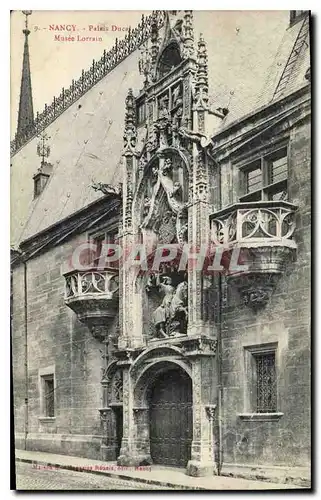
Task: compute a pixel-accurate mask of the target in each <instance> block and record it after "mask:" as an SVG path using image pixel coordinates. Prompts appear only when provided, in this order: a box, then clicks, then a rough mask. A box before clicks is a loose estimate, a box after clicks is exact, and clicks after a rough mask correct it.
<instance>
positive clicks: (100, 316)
mask: <svg viewBox="0 0 321 500" xmlns="http://www.w3.org/2000/svg"><path fill="white" fill-rule="evenodd" d="M64 277H65V304H66V305H67V306H68V307H70V308H71V309H72V310H73V311H74V312H75V313H76V314H77V316H78V319H79V320H80V321H81V322H82V323H84V324H86V326H88V328H89V329H90V330H91V332H92V334H93V335H94V336H95V337H96V338H98V339H100V340H103V339H104V338H105V335H106V327H107V326H108V324H109V322H110V321H111V320H112V319H113V318H114V317H115V316H116V314H117V311H118V288H119V284H118V269H115V268H104V269H103V270H97V269H94V268H93V269H86V270H83V271H79V270H74V271H69V272H67V273H65V274H64Z"/></svg>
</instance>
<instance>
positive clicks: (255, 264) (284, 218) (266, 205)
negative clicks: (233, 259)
mask: <svg viewBox="0 0 321 500" xmlns="http://www.w3.org/2000/svg"><path fill="white" fill-rule="evenodd" d="M296 210H297V207H296V206H295V205H293V204H291V203H288V202H285V201H281V200H280V201H259V202H247V203H236V204H234V205H231V206H229V207H226V208H224V209H223V210H220V211H219V212H217V213H215V214H213V215H212V216H211V217H210V226H211V243H212V246H214V247H218V246H220V247H222V246H223V247H224V249H226V250H232V249H233V248H238V249H239V251H240V257H239V264H242V265H243V266H247V268H246V269H247V270H246V271H243V272H240V273H237V272H235V273H234V274H233V270H230V272H229V277H228V279H229V280H231V279H234V282H235V283H236V284H237V286H238V287H239V288H240V289H241V292H242V294H243V298H244V301H245V303H247V304H251V305H255V306H261V305H264V304H265V303H266V302H267V301H268V300H269V298H270V296H271V293H272V290H273V287H274V286H275V283H276V279H277V276H280V275H281V274H282V273H283V272H284V270H285V264H286V263H287V262H289V261H290V260H292V259H293V258H294V256H295V254H296V248H297V245H296V242H295V240H294V239H293V234H294V231H295V212H296ZM244 269H245V268H244Z"/></svg>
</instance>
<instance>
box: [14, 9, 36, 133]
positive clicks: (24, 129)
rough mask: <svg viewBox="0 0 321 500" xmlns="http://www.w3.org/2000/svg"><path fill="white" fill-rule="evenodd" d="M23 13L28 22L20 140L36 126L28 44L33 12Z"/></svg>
mask: <svg viewBox="0 0 321 500" xmlns="http://www.w3.org/2000/svg"><path fill="white" fill-rule="evenodd" d="M22 12H23V14H24V15H25V16H26V20H25V29H24V30H23V34H24V35H25V44H24V51H23V63H22V75H21V87H20V102H19V113H18V127H17V137H18V138H19V137H22V136H25V135H26V134H28V131H29V130H30V129H31V128H32V127H33V125H34V116H33V103H32V89H31V73H30V60H29V44H28V36H29V34H30V31H29V29H28V16H30V14H31V13H32V11H31V10H23V11H22Z"/></svg>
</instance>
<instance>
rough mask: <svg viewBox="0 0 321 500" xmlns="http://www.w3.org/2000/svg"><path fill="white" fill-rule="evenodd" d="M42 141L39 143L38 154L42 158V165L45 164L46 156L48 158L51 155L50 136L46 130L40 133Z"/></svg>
mask: <svg viewBox="0 0 321 500" xmlns="http://www.w3.org/2000/svg"><path fill="white" fill-rule="evenodd" d="M39 138H40V141H39V142H38V144H37V155H38V156H40V158H41V166H43V165H45V163H46V161H45V158H48V156H49V155H50V146H49V145H48V144H47V142H48V140H49V139H50V137H48V135H47V134H46V132H45V131H44V132H42V133H41V134H40V135H39Z"/></svg>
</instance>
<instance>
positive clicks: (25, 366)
mask: <svg viewBox="0 0 321 500" xmlns="http://www.w3.org/2000/svg"><path fill="white" fill-rule="evenodd" d="M23 267H24V273H23V274H24V371H25V406H24V416H25V439H24V445H25V450H26V449H27V437H28V427H29V412H28V409H29V408H28V393H29V385H28V301H27V298H28V296H27V293H28V288H27V259H26V260H23Z"/></svg>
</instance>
